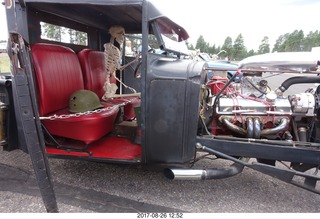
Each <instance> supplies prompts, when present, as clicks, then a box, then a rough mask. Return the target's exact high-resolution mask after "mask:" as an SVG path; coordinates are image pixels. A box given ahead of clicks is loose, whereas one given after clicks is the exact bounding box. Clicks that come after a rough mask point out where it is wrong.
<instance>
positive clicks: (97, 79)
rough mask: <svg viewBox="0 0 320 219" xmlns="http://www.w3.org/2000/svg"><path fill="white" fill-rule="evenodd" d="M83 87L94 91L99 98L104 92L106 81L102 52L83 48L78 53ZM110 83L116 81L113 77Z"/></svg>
mask: <svg viewBox="0 0 320 219" xmlns="http://www.w3.org/2000/svg"><path fill="white" fill-rule="evenodd" d="M78 58H79V60H80V64H81V68H82V72H83V78H84V86H85V89H87V90H91V91H93V92H95V93H96V94H97V95H98V96H99V98H100V99H101V98H102V96H103V94H104V89H103V85H104V83H105V81H106V68H105V57H104V52H101V51H95V50H91V49H84V50H82V51H80V52H79V53H78ZM110 82H111V83H116V79H115V78H114V77H111V78H110Z"/></svg>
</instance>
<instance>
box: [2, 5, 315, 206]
mask: <svg viewBox="0 0 320 219" xmlns="http://www.w3.org/2000/svg"><path fill="white" fill-rule="evenodd" d="M5 8H6V15H7V21H8V33H9V42H8V54H9V56H10V60H11V72H8V73H6V74H2V75H1V80H0V93H1V113H0V115H1V117H0V119H1V122H0V128H1V129H0V130H1V136H0V137H1V139H0V140H1V145H2V146H3V149H4V150H6V151H12V150H15V149H21V150H23V151H24V152H26V153H28V154H29V155H30V157H31V160H32V163H33V166H34V170H35V173H36V177H37V180H38V184H39V188H40V191H41V194H42V197H43V201H44V204H45V206H46V209H47V211H48V212H56V211H58V208H57V203H56V199H55V194H54V188H53V183H52V180H51V175H50V166H49V163H48V160H47V158H48V157H49V158H63V159H80V160H86V161H94V162H95V161H98V162H110V163H124V164H138V165H140V166H141V165H146V166H148V165H150V166H157V167H162V168H163V170H164V173H165V175H166V176H167V177H168V178H170V179H194V180H200V179H220V178H226V177H231V176H235V175H237V174H238V173H240V172H241V171H242V170H243V169H244V167H248V168H252V169H254V170H257V171H260V172H262V173H265V174H268V175H270V176H273V177H276V178H278V179H279V180H282V181H285V182H287V183H291V184H294V185H296V186H299V187H301V188H304V189H307V190H309V191H312V192H315V193H319V194H320V190H319V188H317V182H318V181H319V179H320V178H319V175H317V170H318V168H319V165H320V143H319V142H320V139H319V136H320V121H319V116H320V111H319V108H320V105H319V103H320V87H318V88H317V89H315V90H308V91H306V92H304V93H299V94H295V95H291V96H289V97H286V96H284V95H283V92H284V91H285V90H286V89H288V87H290V86H291V85H292V84H296V83H319V82H320V78H319V77H318V76H316V74H315V76H308V77H307V76H305V75H303V76H300V77H293V78H289V79H288V80H286V81H284V82H283V83H282V84H281V85H279V88H278V89H276V90H271V89H270V88H269V87H268V84H267V82H266V81H265V80H263V79H262V78H261V74H262V72H266V71H268V70H267V69H266V68H264V65H265V64H268V65H267V66H268V67H270V66H272V63H259V65H256V64H254V65H251V64H250V63H242V65H241V66H239V68H237V69H234V70H235V71H238V73H240V72H241V73H242V74H243V77H242V79H241V81H240V82H238V83H234V82H233V79H234V77H236V76H237V74H234V75H233V76H232V78H231V79H228V78H227V77H223V75H219V74H217V75H214V77H210V78H208V76H207V73H208V71H213V72H214V71H221V69H214V68H209V67H208V65H207V64H206V63H205V62H202V61H195V60H192V59H186V58H185V57H187V56H188V55H189V54H188V49H187V47H186V44H185V40H187V39H188V33H187V32H186V31H185V29H184V28H183V27H181V26H180V25H178V24H176V23H175V22H173V21H172V20H170V19H169V18H168V17H166V16H164V15H163V14H162V13H161V12H160V11H159V10H158V9H157V8H156V7H155V6H154V5H153V4H152V3H151V2H148V1H145V0H130V1H129V0H90V1H85V0H81V1H80V0H19V1H15V0H8V1H5ZM128 39H130V41H131V42H132V46H133V47H134V48H138V47H139V48H141V50H139V51H138V50H135V49H134V48H131V49H132V55H131V56H127V55H126V54H128V53H126V52H125V51H126V49H127V50H128V48H127V47H126V46H125V42H126V40H128ZM155 49H161V50H163V51H165V52H163V53H161V54H158V53H156V52H155ZM130 51H131V50H130ZM270 72H279V70H275V69H271V70H270ZM283 72H286V71H285V70H284V69H281V73H283ZM213 74H215V73H213ZM209 155H210V156H214V157H216V158H219V159H225V160H229V161H232V162H233V164H232V165H230V166H229V167H226V168H215V163H214V160H213V161H212V167H210V168H202V169H194V168H193V164H194V163H195V162H197V161H198V160H200V159H201V158H204V157H206V156H209ZM278 162H282V163H286V166H284V165H282V166H278V165H277V163H278Z"/></svg>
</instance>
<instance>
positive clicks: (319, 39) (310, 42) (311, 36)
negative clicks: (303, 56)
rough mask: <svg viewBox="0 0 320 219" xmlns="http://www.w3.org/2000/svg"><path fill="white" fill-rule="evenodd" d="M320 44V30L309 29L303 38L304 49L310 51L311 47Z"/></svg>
mask: <svg viewBox="0 0 320 219" xmlns="http://www.w3.org/2000/svg"><path fill="white" fill-rule="evenodd" d="M317 46H320V32H319V31H318V30H316V31H314V32H313V31H310V32H309V33H308V35H307V36H306V37H305V38H304V40H303V48H304V51H311V50H312V47H317Z"/></svg>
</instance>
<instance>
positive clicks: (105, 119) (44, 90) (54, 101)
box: [31, 43, 119, 144]
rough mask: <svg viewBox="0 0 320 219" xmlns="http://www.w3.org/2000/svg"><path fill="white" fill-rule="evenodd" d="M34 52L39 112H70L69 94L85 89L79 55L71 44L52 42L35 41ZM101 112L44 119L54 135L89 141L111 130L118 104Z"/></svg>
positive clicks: (47, 113)
mask: <svg viewBox="0 0 320 219" xmlns="http://www.w3.org/2000/svg"><path fill="white" fill-rule="evenodd" d="M31 54H32V59H33V65H34V69H35V76H36V85H37V88H38V103H39V113H40V116H50V115H54V114H56V115H62V114H64V115H65V114H66V115H68V114H70V112H69V111H68V105H69V97H70V95H71V94H72V93H73V92H75V91H76V90H80V89H85V86H84V80H83V74H82V70H81V66H80V63H79V59H78V57H77V55H76V54H75V53H74V51H73V50H71V49H70V48H67V47H64V46H59V45H52V44H44V43H39V44H33V45H32V46H31ZM108 106H113V107H110V108H111V109H108V110H106V111H103V112H101V113H94V114H91V115H85V116H80V117H71V118H65V119H55V120H43V124H44V125H45V127H46V128H47V129H48V131H49V132H50V133H51V134H52V135H57V136H62V137H66V138H71V139H76V140H80V141H83V142H85V143H86V144H89V143H91V142H93V141H95V140H98V139H99V138H101V137H102V136H104V135H106V134H107V133H109V132H111V131H112V129H113V125H114V122H115V119H116V116H117V114H118V111H119V108H118V107H117V106H114V105H111V104H109V105H105V107H108Z"/></svg>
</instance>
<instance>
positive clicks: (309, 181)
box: [197, 143, 320, 195]
mask: <svg viewBox="0 0 320 219" xmlns="http://www.w3.org/2000/svg"><path fill="white" fill-rule="evenodd" d="M197 148H198V149H201V150H203V151H205V152H208V153H210V154H213V155H216V156H217V157H221V158H224V159H228V160H231V161H233V162H235V163H238V164H241V165H243V166H245V167H248V168H251V169H253V170H256V171H259V172H261V173H263V174H266V175H269V176H272V177H274V178H277V179H279V180H281V181H283V182H286V183H289V184H292V185H295V186H297V187H300V188H303V189H306V190H308V191H311V192H314V193H317V194H319V195H320V190H318V189H317V188H316V186H317V183H318V181H319V180H320V177H317V176H315V175H310V174H307V173H302V172H298V171H295V170H292V169H282V168H279V167H276V166H271V165H267V164H263V163H257V162H252V163H247V162H244V161H242V160H239V159H236V158H234V157H232V156H229V155H227V154H224V153H221V152H219V151H216V150H213V149H211V148H208V147H206V146H202V145H201V144H200V143H197ZM296 178H300V179H301V178H302V179H304V182H301V181H298V180H297V179H296Z"/></svg>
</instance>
